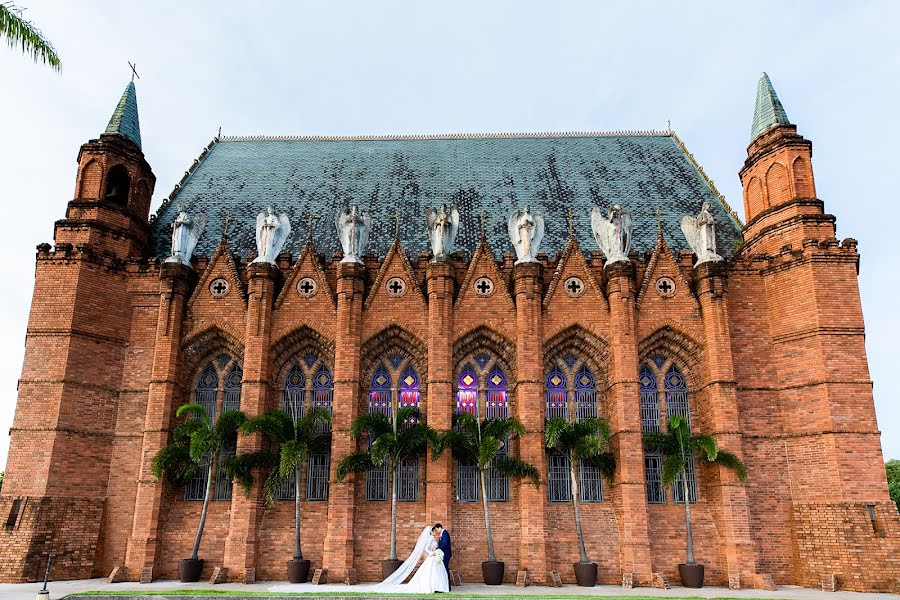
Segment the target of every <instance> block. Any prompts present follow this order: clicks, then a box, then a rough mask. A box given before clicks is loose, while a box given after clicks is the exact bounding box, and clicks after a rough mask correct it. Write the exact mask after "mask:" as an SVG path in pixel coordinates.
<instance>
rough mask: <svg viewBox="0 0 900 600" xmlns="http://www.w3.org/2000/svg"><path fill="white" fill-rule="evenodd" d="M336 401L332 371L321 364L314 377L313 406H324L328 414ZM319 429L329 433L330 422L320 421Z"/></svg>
mask: <svg viewBox="0 0 900 600" xmlns="http://www.w3.org/2000/svg"><path fill="white" fill-rule="evenodd" d="M333 402H334V385H333V383H332V380H331V372H330V371H329V370H328V367H326V366H325V365H324V364H322V365H319V368H318V369H317V370H316V374H315V376H314V378H313V399H312V403H313V406H317V407H319V408H324V409H325V410H327V411H328V414H331V412H332V405H333ZM319 431H320V432H322V433H328V432H330V431H331V424H330V423H320V424H319Z"/></svg>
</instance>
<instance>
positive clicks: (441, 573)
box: [375, 525, 450, 594]
mask: <svg viewBox="0 0 900 600" xmlns="http://www.w3.org/2000/svg"><path fill="white" fill-rule="evenodd" d="M438 535H440V534H439V533H436V531H435V529H434V527H432V526H431V525H427V526H426V527H425V529H423V530H422V533H421V534H420V535H419V539H418V540H417V541H416V547H415V548H413V551H412V554H410V555H409V557H408V558H407V559H406V560H405V561H403V564H402V565H400V568H399V569H397V570H396V571H394V573H393V574H392V575H391V576H390V577H388V578H387V579H385V580H384V581H382V582H381V583H379V584H378V585H376V586H375V589H376V590H377V591H380V592H386V591H390V592H395V593H412V594H433V593H435V592H449V591H450V581H449V578H448V576H447V569H445V568H444V553H443V552H442V551H441V550H439V549H438V537H437V536H438ZM423 555H424V556H425V560H424V561H423V562H422V565H421V566H420V567H419V569H418V570H417V571H416V574H415V575H413V576H412V579H410V580H409V583H403V582H404V581H406V578H407V577H409V574H410V573H412V571H413V569H415V568H416V565H417V564H419V559H420V558H421V557H422V556H423Z"/></svg>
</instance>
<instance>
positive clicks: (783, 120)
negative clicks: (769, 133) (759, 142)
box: [750, 73, 791, 141]
mask: <svg viewBox="0 0 900 600" xmlns="http://www.w3.org/2000/svg"><path fill="white" fill-rule="evenodd" d="M790 124H791V121H790V119H788V116H787V112H785V110H784V106H782V104H781V100H779V99H778V94H776V93H775V88H774V86H772V80H770V79H769V76H768V75H767V74H765V73H763V74H762V75H760V76H759V82H758V83H757V84H756V106H755V108H754V109H753V124H752V126H751V127H750V141H753V140H755V139H756V138H757V136H759V134H761V133H762V132H764V131H766V130H767V129H769V128H771V127H774V126H776V125H790Z"/></svg>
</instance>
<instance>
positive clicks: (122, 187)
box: [104, 165, 131, 205]
mask: <svg viewBox="0 0 900 600" xmlns="http://www.w3.org/2000/svg"><path fill="white" fill-rule="evenodd" d="M130 190H131V177H130V176H129V175H128V169H126V168H125V167H124V166H123V165H116V166H114V167H113V168H112V169H110V170H109V173H107V174H106V194H104V197H105V198H106V199H107V200H111V201H113V202H115V203H116V204H122V205H127V204H128V192H129V191H130Z"/></svg>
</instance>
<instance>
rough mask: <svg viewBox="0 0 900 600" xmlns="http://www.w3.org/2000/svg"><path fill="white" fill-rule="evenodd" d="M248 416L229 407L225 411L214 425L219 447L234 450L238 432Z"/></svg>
mask: <svg viewBox="0 0 900 600" xmlns="http://www.w3.org/2000/svg"><path fill="white" fill-rule="evenodd" d="M246 420H247V416H246V415H245V414H244V413H242V412H241V411H239V410H234V409H229V410H226V411H225V412H223V413H222V414H221V415H220V416H219V418H218V419H216V424H215V426H214V431H215V434H216V442H217V444H218V446H219V448H218V449H228V450H234V449H235V446H236V445H237V434H238V431H240V429H241V426H242V425H243V424H244V422H245V421H246Z"/></svg>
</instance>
